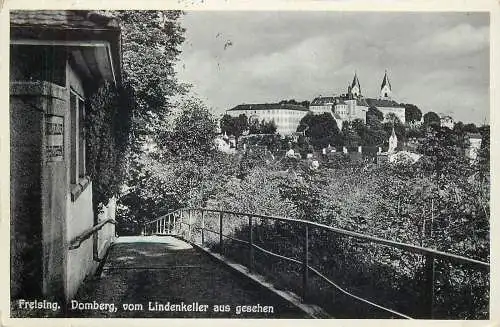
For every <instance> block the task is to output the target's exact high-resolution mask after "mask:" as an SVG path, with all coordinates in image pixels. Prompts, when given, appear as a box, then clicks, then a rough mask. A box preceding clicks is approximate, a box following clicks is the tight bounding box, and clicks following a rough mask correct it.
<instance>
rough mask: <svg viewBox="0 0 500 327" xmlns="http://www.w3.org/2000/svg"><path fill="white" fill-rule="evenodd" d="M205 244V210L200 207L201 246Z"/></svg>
mask: <svg viewBox="0 0 500 327" xmlns="http://www.w3.org/2000/svg"><path fill="white" fill-rule="evenodd" d="M203 244H205V211H203V209H201V246H203Z"/></svg>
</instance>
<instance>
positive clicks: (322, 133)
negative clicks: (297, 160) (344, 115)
mask: <svg viewBox="0 0 500 327" xmlns="http://www.w3.org/2000/svg"><path fill="white" fill-rule="evenodd" d="M297 131H298V132H302V131H305V133H306V135H307V136H309V138H310V142H311V144H312V145H313V146H314V147H315V148H317V149H319V148H324V147H327V146H328V144H331V145H334V144H337V145H340V144H342V136H341V134H340V131H339V128H338V127H337V123H336V122H335V119H334V118H333V117H332V115H331V114H329V113H323V114H321V115H314V114H312V113H308V114H307V115H305V116H304V118H302V119H301V121H300V123H299V126H298V127H297Z"/></svg>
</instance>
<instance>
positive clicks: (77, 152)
mask: <svg viewBox="0 0 500 327" xmlns="http://www.w3.org/2000/svg"><path fill="white" fill-rule="evenodd" d="M70 114H71V134H70V137H71V142H70V144H71V158H70V183H71V184H78V183H79V179H80V178H83V177H85V128H84V119H85V102H84V101H83V98H82V97H81V96H79V95H78V94H77V93H76V92H74V91H73V90H71V91H70Z"/></svg>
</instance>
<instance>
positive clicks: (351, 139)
mask: <svg viewBox="0 0 500 327" xmlns="http://www.w3.org/2000/svg"><path fill="white" fill-rule="evenodd" d="M356 125H359V124H356ZM354 126H355V124H354V122H352V123H351V122H349V121H344V123H343V124H342V135H343V136H344V145H345V146H350V147H353V146H359V145H361V137H360V136H359V135H358V133H357V132H356V130H355V128H354Z"/></svg>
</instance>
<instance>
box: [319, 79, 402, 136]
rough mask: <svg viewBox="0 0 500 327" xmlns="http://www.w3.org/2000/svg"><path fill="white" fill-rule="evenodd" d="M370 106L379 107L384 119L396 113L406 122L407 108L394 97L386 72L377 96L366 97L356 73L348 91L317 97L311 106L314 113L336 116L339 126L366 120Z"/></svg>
mask: <svg viewBox="0 0 500 327" xmlns="http://www.w3.org/2000/svg"><path fill="white" fill-rule="evenodd" d="M370 107H375V108H377V109H378V110H379V111H380V112H382V114H383V115H384V120H387V119H388V117H390V114H393V115H395V116H396V117H397V118H398V119H399V120H400V121H401V122H402V123H404V122H405V108H404V107H403V106H401V105H400V104H398V103H397V102H396V101H394V100H393V99H392V86H391V82H390V81H389V76H388V75H387V72H385V75H384V78H383V80H382V84H381V86H380V92H379V96H378V97H377V98H365V97H364V96H363V94H362V92H361V83H360V82H359V79H358V75H357V74H354V78H353V80H352V83H351V84H350V85H348V87H347V93H345V94H342V95H337V96H329V97H317V98H315V99H314V100H313V101H312V102H311V105H310V107H309V109H310V110H311V112H312V113H314V114H321V113H324V112H329V113H331V114H332V116H333V117H334V118H335V121H336V122H337V126H338V127H339V129H340V128H342V124H343V122H344V121H353V120H355V119H361V120H362V121H363V122H366V113H367V112H368V109H369V108H370Z"/></svg>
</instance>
